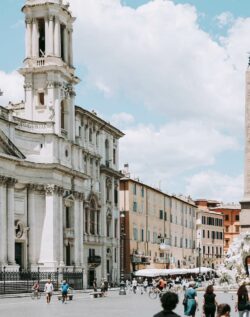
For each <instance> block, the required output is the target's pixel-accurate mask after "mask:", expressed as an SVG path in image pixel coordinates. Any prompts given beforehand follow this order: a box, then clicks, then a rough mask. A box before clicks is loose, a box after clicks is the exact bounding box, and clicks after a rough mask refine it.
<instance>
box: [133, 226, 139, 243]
mask: <svg viewBox="0 0 250 317" xmlns="http://www.w3.org/2000/svg"><path fill="white" fill-rule="evenodd" d="M133 236H134V240H135V241H137V240H138V230H137V228H136V227H134V229H133Z"/></svg>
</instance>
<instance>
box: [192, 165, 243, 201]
mask: <svg viewBox="0 0 250 317" xmlns="http://www.w3.org/2000/svg"><path fill="white" fill-rule="evenodd" d="M187 181H188V184H187V187H186V193H187V194H188V195H191V196H192V197H193V198H195V199H199V198H208V199H215V200H219V201H224V202H239V201H240V199H242V198H243V175H237V176H235V177H232V176H229V175H224V174H221V173H218V172H214V171H212V170H210V171H206V172H201V173H198V174H196V175H194V176H192V177H190V179H188V180H187Z"/></svg>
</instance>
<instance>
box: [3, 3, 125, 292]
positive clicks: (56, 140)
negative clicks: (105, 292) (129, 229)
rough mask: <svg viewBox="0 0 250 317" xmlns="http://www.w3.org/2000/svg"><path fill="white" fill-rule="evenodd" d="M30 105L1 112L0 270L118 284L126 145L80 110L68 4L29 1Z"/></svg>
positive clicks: (27, 69) (26, 9) (27, 85)
mask: <svg viewBox="0 0 250 317" xmlns="http://www.w3.org/2000/svg"><path fill="white" fill-rule="evenodd" d="M22 11H23V13H24V15H25V22H26V41H25V43H26V50H25V59H24V62H23V67H22V68H21V69H20V70H19V72H20V73H21V74H22V75H23V76H24V93H25V100H24V102H20V103H19V104H12V103H9V105H8V106H7V107H2V106H1V107H0V269H1V268H3V267H5V268H6V270H9V271H17V270H20V269H32V270H36V269H38V267H39V269H40V270H44V271H54V270H56V269H57V268H67V269H69V270H70V269H78V268H81V269H83V272H84V285H85V286H87V285H89V284H91V281H92V280H93V278H94V277H95V278H97V280H99V281H100V279H101V278H107V279H109V280H110V281H112V282H118V281H119V274H120V273H119V271H120V270H119V268H120V251H119V248H120V245H119V243H120V242H119V241H120V239H119V238H120V232H119V224H120V213H119V207H118V206H119V202H118V191H119V179H120V177H121V175H120V173H119V171H118V160H119V139H120V138H121V137H122V136H123V133H122V132H121V131H120V130H118V129H117V128H115V127H114V126H112V125H110V124H109V123H108V122H106V121H104V120H102V119H101V118H99V117H98V116H97V114H96V113H95V112H94V111H92V112H90V111H88V110H85V109H83V108H81V107H77V106H75V103H74V99H75V89H74V87H75V85H76V84H78V83H79V79H78V78H77V77H76V76H75V68H74V67H73V46H72V34H73V22H74V21H75V18H74V17H73V16H72V13H71V12H70V10H69V5H68V4H65V3H64V2H63V1H62V0H26V2H25V4H24V6H23V8H22Z"/></svg>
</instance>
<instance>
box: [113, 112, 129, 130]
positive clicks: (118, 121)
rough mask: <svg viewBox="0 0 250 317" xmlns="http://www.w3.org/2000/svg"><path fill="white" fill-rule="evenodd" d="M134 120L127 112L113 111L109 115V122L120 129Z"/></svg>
mask: <svg viewBox="0 0 250 317" xmlns="http://www.w3.org/2000/svg"><path fill="white" fill-rule="evenodd" d="M134 122H135V118H134V117H133V116H132V115H131V114H130V113H127V112H121V113H115V114H113V115H112V117H111V123H112V124H113V125H115V126H117V127H119V128H120V129H124V128H126V127H128V126H129V125H131V124H133V123H134Z"/></svg>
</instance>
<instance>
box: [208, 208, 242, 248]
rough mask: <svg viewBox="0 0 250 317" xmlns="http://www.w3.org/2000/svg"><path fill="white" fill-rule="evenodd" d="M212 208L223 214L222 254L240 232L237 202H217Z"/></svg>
mask: <svg viewBox="0 0 250 317" xmlns="http://www.w3.org/2000/svg"><path fill="white" fill-rule="evenodd" d="M212 210H214V211H216V212H221V213H222V214H223V216H224V254H226V252H227V251H228V248H229V247H230V245H231V243H232V242H233V240H234V238H235V237H237V236H238V235H239V234H240V211H241V207H240V205H238V204H219V205H218V206H216V207H213V208H212Z"/></svg>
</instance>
